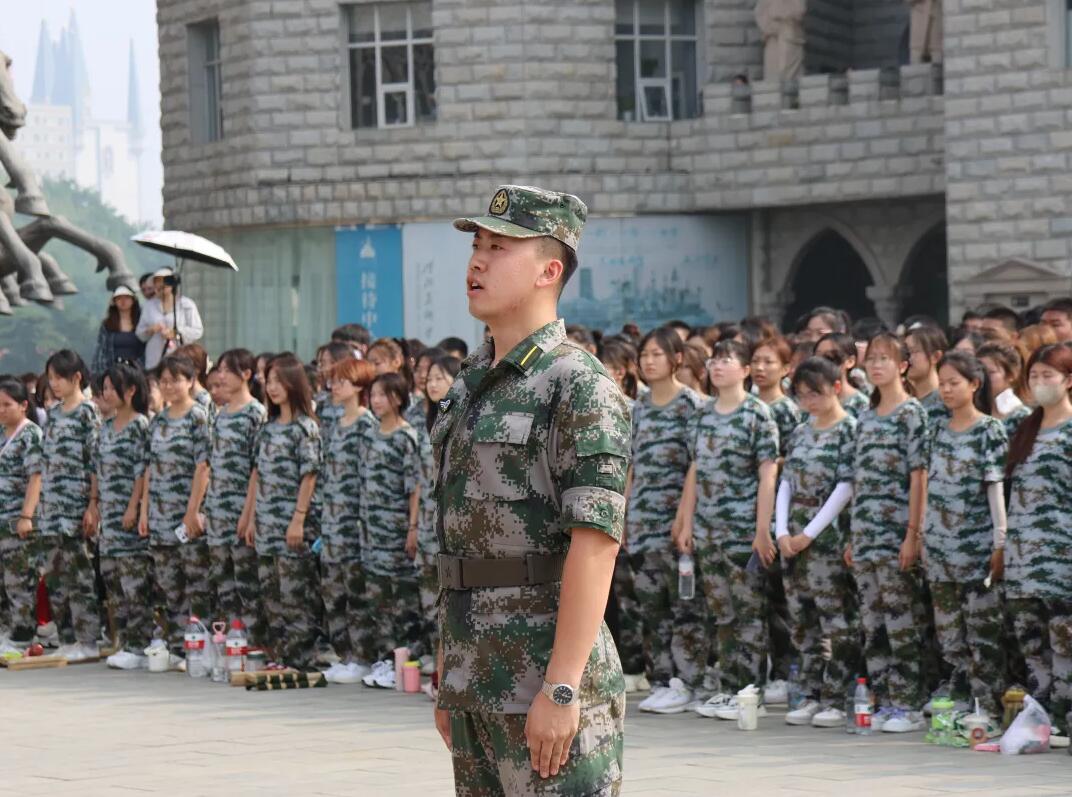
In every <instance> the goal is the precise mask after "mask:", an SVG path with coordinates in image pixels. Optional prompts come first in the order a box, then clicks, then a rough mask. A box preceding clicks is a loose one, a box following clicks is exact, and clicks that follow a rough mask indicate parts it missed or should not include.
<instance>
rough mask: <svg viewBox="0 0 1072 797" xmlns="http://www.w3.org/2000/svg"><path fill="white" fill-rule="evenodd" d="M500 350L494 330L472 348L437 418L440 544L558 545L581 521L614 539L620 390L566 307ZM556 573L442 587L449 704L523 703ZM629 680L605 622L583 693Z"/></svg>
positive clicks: (546, 635)
mask: <svg viewBox="0 0 1072 797" xmlns="http://www.w3.org/2000/svg"><path fill="white" fill-rule="evenodd" d="M493 353H494V350H493V348H492V344H491V343H487V344H485V345H484V346H482V347H481V348H480V349H478V350H477V351H476V352H474V354H473V355H472V356H471V357H470V358H469V359H467V360H466V361H465V363H464V364H463V366H462V370H461V373H460V374H459V375H458V378H457V379H456V380H455V382H454V385H453V386H452V387H451V389H450V392H449V393H448V394H447V397H446V398H445V399H444V401H443V402H442V403H441V411H440V414H439V417H438V418H437V420H436V424H435V426H434V427H433V429H432V443H433V445H434V448H435V456H436V461H437V463H439V466H440V469H439V477H438V479H437V484H436V494H437V497H438V501H439V518H438V525H439V534H440V541H441V542H442V543H443V551H444V553H445V554H451V555H456V556H467V557H477V558H489V559H490V558H496V557H523V556H525V555H526V554H564V553H566V552H567V550H568V549H569V543H570V536H569V534H570V531H571V530H572V529H575V528H589V529H595V530H598V531H600V532H602V533H604V534H606V535H607V536H609V537H610V538H611V539H613V540H616V541H617V540H620V539H621V536H622V526H623V520H624V510H625V498H624V496H623V491H624V489H625V476H626V470H627V468H628V464H629V419H628V415H627V413H626V408H625V398H624V397H623V396H622V393H621V391H620V390H619V389H618V387H617V386H616V385H615V384H614V381H613V380H612V379H611V378H610V377H609V376H608V375H607V372H606V371H605V370H604V369H603V366H602V365H601V364H600V363H599V361H598V360H597V359H596V358H595V357H593V356H592V355H590V354H588V353H587V352H585V351H583V350H582V349H580V348H579V347H578V346H576V345H575V344H573V343H571V342H570V341H568V340H567V338H566V329H565V325H564V324H563V323H562V321H555V322H553V323H550V324H548V325H546V326H544V327H541V328H540V329H538V330H536V331H535V332H533V333H532V334H531V335H530V336H529V337H527V338H526V339H525V340H523V341H521V343H519V344H518V345H517V346H516V347H514V348H513V349H512V350H511V351H510V352H509V353H507V354H506V355H505V356H504V357H503V358H502V359H501V360H500V361H499V362H498V363H496V364H495V365H492V358H493ZM560 586H561V585H560V583H559V582H554V583H549V584H539V585H532V586H519V587H500V588H480V589H473V590H446V591H444V593H443V595H444V597H443V600H442V603H441V607H440V629H441V637H442V644H443V652H444V665H445V671H444V677H443V679H442V681H441V682H440V686H439V695H440V697H439V705H440V706H441V707H442V708H448V709H452V710H461V711H482V712H491V713H507V714H519V713H524V712H527V711H528V709H529V706H530V704H531V703H532V700H533V699H534V698H535V696H536V694H537V693H538V692H539V691H540V688H541V686H542V684H543V678H544V674H545V671H546V668H547V663H548V660H549V659H550V655H551V648H552V645H553V643H554V634H555V624H556V621H557V613H558V605H559V589H560ZM623 689H624V681H623V679H622V672H621V664H620V662H619V660H618V654H617V650H616V649H615V647H614V642H613V641H612V639H611V637H610V633H609V631H608V630H607V627H606V625H605V624H604V625H603V626H602V627H601V629H600V632H599V635H598V637H597V639H596V642H595V645H594V646H593V648H592V653H591V656H590V657H589V660H588V664H587V665H586V667H585V671H584V675H583V676H582V678H581V684H580V690H579V699H580V701H581V704H582V705H598V704H602V703H606V702H607V701H608V700H610V699H612V698H613V697H616V696H617V695H619V694H621V692H622V690H623Z"/></svg>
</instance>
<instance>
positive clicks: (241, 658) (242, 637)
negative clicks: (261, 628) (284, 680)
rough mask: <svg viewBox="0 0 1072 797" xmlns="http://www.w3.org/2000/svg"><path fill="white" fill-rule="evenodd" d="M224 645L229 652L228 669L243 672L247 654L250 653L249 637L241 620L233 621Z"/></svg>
mask: <svg viewBox="0 0 1072 797" xmlns="http://www.w3.org/2000/svg"><path fill="white" fill-rule="evenodd" d="M224 647H225V648H226V653H227V671H228V672H243V671H244V670H245V669H246V654H247V653H249V639H248V638H247V637H246V627H245V626H244V625H242V621H241V620H232V621H231V630H230V631H228V632H227V641H226V642H225V643H224Z"/></svg>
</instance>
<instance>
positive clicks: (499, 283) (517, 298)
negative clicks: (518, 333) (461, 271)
mask: <svg viewBox="0 0 1072 797" xmlns="http://www.w3.org/2000/svg"><path fill="white" fill-rule="evenodd" d="M544 265H545V263H544V262H543V261H542V260H541V259H540V257H539V243H538V241H537V239H535V238H525V239H522V238H507V237H505V236H502V235H494V234H493V233H490V232H488V231H487V230H478V231H477V232H476V234H475V235H474V236H473V254H472V255H471V256H470V258H469V268H468V269H466V275H465V279H466V283H465V295H466V297H467V298H468V299H469V312H470V313H471V314H472V315H473V316H474V317H475V318H478V319H480V320H481V321H485V322H490V321H492V320H493V319H499V318H506V317H508V316H509V315H511V314H512V313H516V312H517V311H518V310H520V309H521V307H522V306H523V305H524V304H525V303H526V302H527V301H530V300H531V299H532V297H533V292H534V290H535V288H536V281H537V279H538V278H539V276H540V274H542V273H543V270H544V268H543V267H544Z"/></svg>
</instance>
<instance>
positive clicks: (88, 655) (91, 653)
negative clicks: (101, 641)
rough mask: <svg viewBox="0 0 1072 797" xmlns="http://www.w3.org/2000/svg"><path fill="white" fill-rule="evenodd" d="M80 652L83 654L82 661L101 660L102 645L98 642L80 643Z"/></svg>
mask: <svg viewBox="0 0 1072 797" xmlns="http://www.w3.org/2000/svg"><path fill="white" fill-rule="evenodd" d="M78 648H79V650H81V652H82V660H83V661H84V660H87V659H99V658H100V645H98V644H97V643H96V642H89V643H86V642H80V643H79V644H78Z"/></svg>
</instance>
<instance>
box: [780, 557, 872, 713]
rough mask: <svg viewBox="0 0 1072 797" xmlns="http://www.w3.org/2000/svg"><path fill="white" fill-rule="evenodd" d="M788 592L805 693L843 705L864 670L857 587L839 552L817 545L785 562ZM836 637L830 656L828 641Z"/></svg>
mask: <svg viewBox="0 0 1072 797" xmlns="http://www.w3.org/2000/svg"><path fill="white" fill-rule="evenodd" d="M784 578H785V594H786V597H787V598H788V604H789V614H790V617H791V618H792V629H793V643H794V644H795V646H796V648H797V650H799V651H800V683H801V687H802V691H803V693H804V695H806V696H807V697H809V698H811V699H813V700H817V701H818V702H819V703H820V704H822V705H824V706H833V707H834V708H841V704H842V702H843V701H844V699H845V694H846V693H847V692H848V689H849V686H850V684H852V682H853V678H854V677H855V676H856V675H857V674H858V673H861V672H862V671H863V666H862V665H863V654H862V650H861V644H860V616H859V607H858V605H857V600H856V585H855V584H854V583H853V580H852V575H851V574H850V573H849V569H848V568H847V567H846V566H845V562H844V561H843V560H842V558H841V553H840V552H839V551H827V550H823V549H820V548H818V547H816V546H815V545H813V546H811V547H809V548H807V549H806V550H804V551H803V552H802V553H800V554H799V555H797V556H795V557H793V558H792V559H790V560H789V561H788V562H786V564H785V576H784ZM824 639H829V640H830V651H831V656H830V660H829V661H826V660H824V657H823V640H824Z"/></svg>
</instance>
